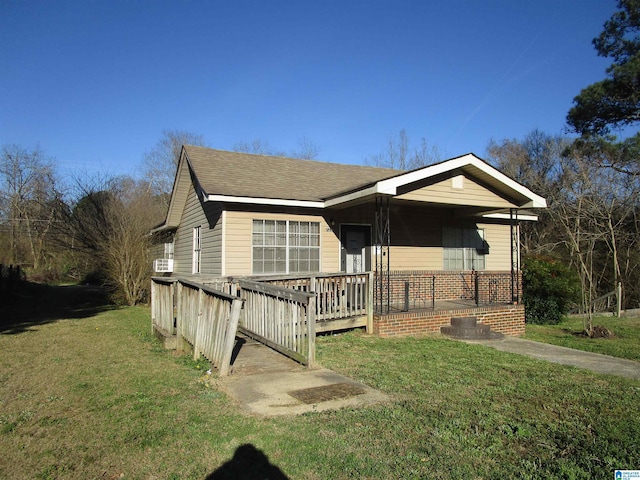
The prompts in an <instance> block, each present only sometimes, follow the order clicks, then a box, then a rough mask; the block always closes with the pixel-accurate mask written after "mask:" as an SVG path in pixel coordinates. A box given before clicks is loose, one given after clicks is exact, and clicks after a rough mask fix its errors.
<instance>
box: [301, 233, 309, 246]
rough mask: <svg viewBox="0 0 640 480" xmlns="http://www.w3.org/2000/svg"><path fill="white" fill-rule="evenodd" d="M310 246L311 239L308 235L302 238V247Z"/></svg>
mask: <svg viewBox="0 0 640 480" xmlns="http://www.w3.org/2000/svg"><path fill="white" fill-rule="evenodd" d="M308 245H309V237H308V236H307V235H304V236H302V235H301V236H300V246H302V247H306V246H308Z"/></svg>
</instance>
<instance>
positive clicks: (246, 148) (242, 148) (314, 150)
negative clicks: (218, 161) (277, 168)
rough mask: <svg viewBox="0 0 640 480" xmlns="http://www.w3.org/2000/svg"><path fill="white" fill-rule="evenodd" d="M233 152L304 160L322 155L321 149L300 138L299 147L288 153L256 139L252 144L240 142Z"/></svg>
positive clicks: (313, 143)
mask: <svg viewBox="0 0 640 480" xmlns="http://www.w3.org/2000/svg"><path fill="white" fill-rule="evenodd" d="M233 150H234V151H236V152H244V153H254V154H257V155H270V156H275V157H291V158H301V159H303V160H315V159H317V158H318V155H319V154H320V147H318V145H317V144H316V143H315V142H313V140H310V139H309V138H307V137H304V136H303V137H300V138H299V139H298V146H297V148H296V149H294V150H291V151H290V152H287V151H285V150H280V149H277V148H274V147H272V146H271V145H269V142H267V141H266V140H262V139H260V138H256V139H254V140H252V141H250V142H246V141H240V142H236V143H235V144H234V145H233Z"/></svg>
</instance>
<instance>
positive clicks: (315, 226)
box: [309, 222, 320, 235]
mask: <svg viewBox="0 0 640 480" xmlns="http://www.w3.org/2000/svg"><path fill="white" fill-rule="evenodd" d="M309 232H311V233H313V234H316V235H317V234H319V233H320V223H319V222H311V225H310V228H309Z"/></svg>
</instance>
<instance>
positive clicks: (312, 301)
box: [307, 295, 316, 368]
mask: <svg viewBox="0 0 640 480" xmlns="http://www.w3.org/2000/svg"><path fill="white" fill-rule="evenodd" d="M307 336H308V338H307V340H308V346H309V351H308V352H307V368H313V367H314V366H315V364H316V296H315V295H314V296H313V297H309V303H308V307H307Z"/></svg>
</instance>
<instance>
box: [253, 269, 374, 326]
mask: <svg viewBox="0 0 640 480" xmlns="http://www.w3.org/2000/svg"><path fill="white" fill-rule="evenodd" d="M256 280H258V278H256ZM259 281H260V283H266V284H270V285H277V286H280V287H284V288H289V289H292V290H297V291H301V292H306V293H313V294H315V297H316V321H317V322H318V327H319V328H317V331H319V332H320V331H327V330H331V329H335V330H338V329H340V328H344V327H346V326H349V327H352V326H365V325H366V326H367V328H370V327H371V325H372V324H373V273H371V272H368V273H352V274H348V273H328V274H327V273H319V274H316V275H309V274H307V275H306V276H301V275H282V276H277V277H259ZM358 318H360V319H363V323H362V325H359V324H358V323H357V322H355V323H354V322H353V321H351V322H347V323H344V322H342V323H336V321H339V320H342V319H358ZM342 326H344V327H342Z"/></svg>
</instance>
